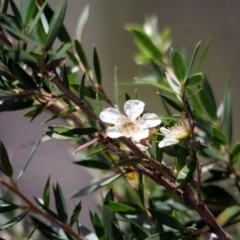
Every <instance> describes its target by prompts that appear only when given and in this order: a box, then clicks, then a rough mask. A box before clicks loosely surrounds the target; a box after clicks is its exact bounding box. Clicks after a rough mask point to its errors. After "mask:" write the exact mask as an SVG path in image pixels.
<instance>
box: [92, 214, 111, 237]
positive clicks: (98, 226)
mask: <svg viewBox="0 0 240 240" xmlns="http://www.w3.org/2000/svg"><path fill="white" fill-rule="evenodd" d="M93 227H94V229H95V232H96V235H97V236H98V239H99V240H108V239H109V238H108V237H107V234H106V231H105V228H104V227H103V225H102V222H101V220H100V218H99V217H98V215H97V213H95V214H94V216H93Z"/></svg>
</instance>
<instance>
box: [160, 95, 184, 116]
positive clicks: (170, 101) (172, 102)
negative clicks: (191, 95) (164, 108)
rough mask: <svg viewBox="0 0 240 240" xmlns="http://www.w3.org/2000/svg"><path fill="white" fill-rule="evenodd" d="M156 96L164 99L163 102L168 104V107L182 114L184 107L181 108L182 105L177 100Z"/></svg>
mask: <svg viewBox="0 0 240 240" xmlns="http://www.w3.org/2000/svg"><path fill="white" fill-rule="evenodd" d="M158 95H159V96H160V97H161V98H163V99H164V101H166V102H167V103H168V105H170V106H171V107H172V108H174V109H175V110H177V111H179V112H182V111H183V109H184V107H183V104H182V103H181V102H180V101H179V100H177V99H174V100H173V99H172V98H170V97H168V96H166V95H164V94H162V93H158Z"/></svg>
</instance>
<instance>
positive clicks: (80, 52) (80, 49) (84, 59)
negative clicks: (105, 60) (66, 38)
mask: <svg viewBox="0 0 240 240" xmlns="http://www.w3.org/2000/svg"><path fill="white" fill-rule="evenodd" d="M74 44H75V49H76V52H77V55H78V57H79V59H80V60H81V62H82V64H83V66H84V68H85V70H86V71H87V72H88V71H89V70H90V67H89V64H88V61H87V57H86V55H85V52H84V50H83V47H82V44H81V43H80V42H79V41H78V40H77V39H76V40H75V41H74Z"/></svg>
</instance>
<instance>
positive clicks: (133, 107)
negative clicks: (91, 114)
mask: <svg viewBox="0 0 240 240" xmlns="http://www.w3.org/2000/svg"><path fill="white" fill-rule="evenodd" d="M144 106H145V103H144V102H142V101H139V100H128V101H127V102H126V103H125V104H124V112H125V113H126V115H127V116H125V115H122V114H121V113H120V111H119V110H118V109H116V108H107V109H105V110H104V111H102V112H101V113H100V119H101V120H102V121H103V122H106V123H110V124H113V126H109V127H108V128H107V130H106V133H107V135H108V136H109V137H110V138H119V137H122V136H125V137H127V138H130V137H131V138H132V139H134V140H135V141H139V140H141V139H144V138H147V137H148V135H149V128H152V127H156V126H158V125H159V124H160V123H161V120H160V119H159V118H158V116H157V115H156V114H154V113H146V114H143V116H142V117H140V115H141V113H142V112H143V109H144Z"/></svg>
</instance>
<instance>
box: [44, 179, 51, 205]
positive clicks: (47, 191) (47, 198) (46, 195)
mask: <svg viewBox="0 0 240 240" xmlns="http://www.w3.org/2000/svg"><path fill="white" fill-rule="evenodd" d="M43 202H44V206H46V207H47V208H49V203H50V176H49V177H48V180H47V182H46V184H45V187H44V190H43Z"/></svg>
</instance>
